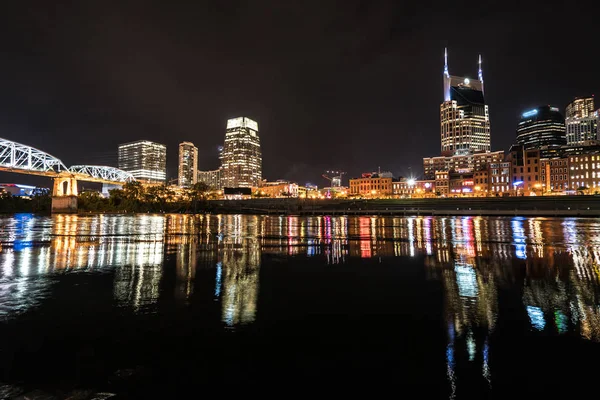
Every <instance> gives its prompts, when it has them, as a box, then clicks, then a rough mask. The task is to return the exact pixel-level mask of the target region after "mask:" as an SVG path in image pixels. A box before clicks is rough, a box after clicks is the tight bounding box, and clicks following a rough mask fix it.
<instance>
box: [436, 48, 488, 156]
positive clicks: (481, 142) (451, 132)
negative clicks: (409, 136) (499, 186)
mask: <svg viewBox="0 0 600 400" xmlns="http://www.w3.org/2000/svg"><path fill="white" fill-rule="evenodd" d="M477 75H478V79H469V78H466V77H458V76H452V75H450V73H449V72H448V52H447V50H446V52H445V54H444V102H443V103H442V104H441V105H440V122H441V139H442V154H443V155H464V154H468V153H472V152H476V151H490V148H491V145H490V117H489V109H488V106H487V105H486V104H485V99H484V97H483V71H482V69H481V56H479V71H478V74H477Z"/></svg>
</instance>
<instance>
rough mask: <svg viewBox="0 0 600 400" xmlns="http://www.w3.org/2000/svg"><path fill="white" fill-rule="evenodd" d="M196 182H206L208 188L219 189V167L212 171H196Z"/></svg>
mask: <svg viewBox="0 0 600 400" xmlns="http://www.w3.org/2000/svg"><path fill="white" fill-rule="evenodd" d="M197 181H198V182H203V183H206V185H207V186H208V187H209V188H212V189H217V190H219V189H221V188H222V187H223V186H222V185H221V169H220V168H219V169H215V170H213V171H198V178H197Z"/></svg>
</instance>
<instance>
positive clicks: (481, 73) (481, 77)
mask: <svg viewBox="0 0 600 400" xmlns="http://www.w3.org/2000/svg"><path fill="white" fill-rule="evenodd" d="M478 75H479V80H480V81H481V83H483V71H482V70H481V54H480V55H479V73H478Z"/></svg>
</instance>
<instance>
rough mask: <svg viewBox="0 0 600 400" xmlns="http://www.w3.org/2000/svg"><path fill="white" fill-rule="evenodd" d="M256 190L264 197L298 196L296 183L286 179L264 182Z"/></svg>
mask: <svg viewBox="0 0 600 400" xmlns="http://www.w3.org/2000/svg"><path fill="white" fill-rule="evenodd" d="M257 192H258V193H259V194H260V196H264V197H277V198H289V197H298V193H299V192H298V184H297V183H293V182H286V181H277V182H265V183H264V184H263V185H262V186H261V187H260V188H259V189H258V190H257Z"/></svg>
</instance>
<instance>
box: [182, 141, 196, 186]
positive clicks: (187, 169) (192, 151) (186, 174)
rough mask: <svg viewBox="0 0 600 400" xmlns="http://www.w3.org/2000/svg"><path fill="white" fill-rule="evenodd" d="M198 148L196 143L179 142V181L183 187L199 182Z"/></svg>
mask: <svg viewBox="0 0 600 400" xmlns="http://www.w3.org/2000/svg"><path fill="white" fill-rule="evenodd" d="M197 173H198V148H197V147H196V146H194V143H191V142H183V143H179V168H178V183H179V186H181V187H189V186H192V185H193V184H194V183H196V182H197Z"/></svg>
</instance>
